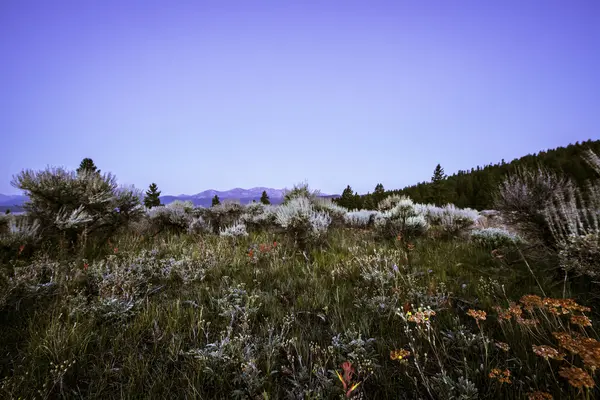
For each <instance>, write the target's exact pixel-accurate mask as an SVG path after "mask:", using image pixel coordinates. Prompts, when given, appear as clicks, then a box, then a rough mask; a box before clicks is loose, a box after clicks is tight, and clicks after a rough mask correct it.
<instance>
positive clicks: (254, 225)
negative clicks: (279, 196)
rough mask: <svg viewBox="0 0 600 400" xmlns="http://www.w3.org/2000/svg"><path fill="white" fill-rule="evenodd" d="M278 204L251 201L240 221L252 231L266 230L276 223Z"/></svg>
mask: <svg viewBox="0 0 600 400" xmlns="http://www.w3.org/2000/svg"><path fill="white" fill-rule="evenodd" d="M275 210H276V206H273V205H271V204H267V205H265V204H262V203H250V204H248V205H246V207H245V208H244V212H243V214H242V215H241V216H240V221H242V222H244V224H245V225H246V227H248V228H249V229H250V230H251V231H255V232H258V231H265V230H268V229H269V228H272V227H273V225H274V224H275Z"/></svg>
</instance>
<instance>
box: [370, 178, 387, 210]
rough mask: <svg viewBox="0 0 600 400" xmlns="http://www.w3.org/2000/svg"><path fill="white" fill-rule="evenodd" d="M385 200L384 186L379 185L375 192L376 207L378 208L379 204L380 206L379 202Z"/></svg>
mask: <svg viewBox="0 0 600 400" xmlns="http://www.w3.org/2000/svg"><path fill="white" fill-rule="evenodd" d="M384 198H385V189H384V188H383V184H381V183H378V184H377V185H376V186H375V191H374V192H373V202H374V203H375V206H377V204H379V202H380V201H381V200H383V199H384Z"/></svg>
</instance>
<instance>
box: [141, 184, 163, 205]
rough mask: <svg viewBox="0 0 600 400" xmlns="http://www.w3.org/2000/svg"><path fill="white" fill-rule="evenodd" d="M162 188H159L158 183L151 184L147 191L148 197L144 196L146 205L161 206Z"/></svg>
mask: <svg viewBox="0 0 600 400" xmlns="http://www.w3.org/2000/svg"><path fill="white" fill-rule="evenodd" d="M159 196H160V190H158V186H156V183H152V184H150V186H149V188H148V190H147V191H146V197H144V205H145V206H146V207H148V208H152V207H158V206H160V205H161V204H160V198H159Z"/></svg>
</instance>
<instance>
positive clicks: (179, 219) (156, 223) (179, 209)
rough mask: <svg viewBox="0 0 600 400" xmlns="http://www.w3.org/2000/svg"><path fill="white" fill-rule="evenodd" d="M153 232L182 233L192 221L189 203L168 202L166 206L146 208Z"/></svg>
mask: <svg viewBox="0 0 600 400" xmlns="http://www.w3.org/2000/svg"><path fill="white" fill-rule="evenodd" d="M146 215H147V217H148V220H149V221H150V229H151V231H152V233H153V234H155V235H156V234H158V233H160V232H165V231H168V232H172V233H182V232H185V231H187V230H188V229H189V227H190V224H191V223H192V221H193V217H192V214H191V209H190V207H189V205H187V204H184V203H176V202H173V203H170V204H167V205H166V206H158V207H152V208H150V209H147V210H146Z"/></svg>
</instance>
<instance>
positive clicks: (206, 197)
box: [0, 187, 339, 212]
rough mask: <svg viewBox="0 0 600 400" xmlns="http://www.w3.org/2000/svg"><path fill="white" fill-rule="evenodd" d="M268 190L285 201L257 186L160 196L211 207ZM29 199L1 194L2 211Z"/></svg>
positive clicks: (280, 191) (19, 208) (280, 194)
mask: <svg viewBox="0 0 600 400" xmlns="http://www.w3.org/2000/svg"><path fill="white" fill-rule="evenodd" d="M263 191H266V192H267V195H268V196H269V199H270V200H271V203H272V204H280V203H281V202H282V201H283V194H284V189H271V188H266V187H255V188H251V189H241V188H235V189H231V190H226V191H218V190H205V191H204V192H200V193H197V194H193V195H187V194H180V195H178V196H169V195H166V196H160V200H161V202H162V203H163V204H169V203H172V202H173V201H175V200H180V201H191V202H192V203H193V204H194V205H195V206H203V207H210V205H211V204H212V199H213V197H215V195H217V196H219V200H221V201H223V200H238V201H239V202H240V203H242V204H248V203H251V202H252V200H256V201H259V200H260V197H261V196H262V192H263ZM321 197H325V198H335V197H339V196H338V195H328V194H322V195H321ZM27 200H28V198H27V196H24V195H4V194H0V212H5V210H6V209H10V210H11V211H12V212H19V211H22V210H23V204H24V203H25V202H26V201H27Z"/></svg>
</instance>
